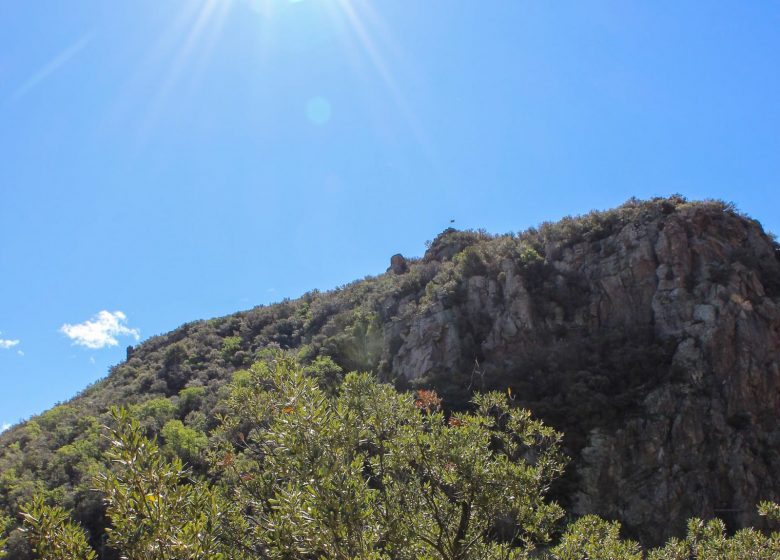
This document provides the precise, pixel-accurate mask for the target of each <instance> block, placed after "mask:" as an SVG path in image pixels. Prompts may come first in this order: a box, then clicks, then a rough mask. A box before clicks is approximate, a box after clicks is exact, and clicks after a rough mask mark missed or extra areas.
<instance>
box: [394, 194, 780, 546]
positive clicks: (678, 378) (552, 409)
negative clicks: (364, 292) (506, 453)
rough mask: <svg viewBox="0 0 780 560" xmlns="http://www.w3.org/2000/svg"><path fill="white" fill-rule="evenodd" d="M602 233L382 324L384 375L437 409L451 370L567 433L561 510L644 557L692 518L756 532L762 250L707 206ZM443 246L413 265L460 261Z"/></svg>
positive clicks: (649, 213)
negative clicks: (639, 549)
mask: <svg viewBox="0 0 780 560" xmlns="http://www.w3.org/2000/svg"><path fill="white" fill-rule="evenodd" d="M445 234H446V232H445ZM599 237H600V236H598V235H596V236H593V237H592V238H590V239H588V238H585V239H582V240H579V241H577V242H575V243H571V244H568V245H566V244H564V245H560V244H559V245H557V246H554V244H550V246H548V247H546V250H545V251H544V252H545V253H546V256H545V258H544V260H543V261H542V260H540V258H541V257H540V256H533V255H532V256H531V262H530V264H529V261H528V259H525V260H524V259H523V258H522V257H520V258H514V259H512V258H503V259H501V260H500V261H499V262H494V263H492V264H489V263H488V264H483V266H482V268H481V269H480V266H478V264H479V263H475V264H473V265H472V266H471V269H472V270H471V272H472V274H469V273H466V274H464V275H463V277H462V280H461V282H460V283H459V285H458V286H456V289H455V290H454V291H453V290H451V291H449V292H448V291H447V289H446V285H445V286H442V287H441V289H440V290H439V291H436V290H434V293H433V297H432V299H431V302H430V303H429V305H428V306H427V307H425V308H423V309H418V313H416V314H414V315H412V316H411V317H410V318H409V319H407V320H406V321H405V322H404V323H403V325H395V326H394V330H395V333H397V336H398V338H399V339H400V344H398V348H397V350H395V351H394V352H393V353H392V355H391V354H388V355H387V356H386V359H387V360H388V363H389V364H391V366H390V368H389V369H390V371H391V372H392V374H393V375H395V376H401V377H403V378H405V379H408V380H411V381H415V380H417V381H418V384H433V385H435V386H437V387H439V388H440V390H441V391H442V392H444V393H445V394H446V393H448V392H449V393H450V394H451V395H452V394H453V393H455V394H456V391H455V390H454V389H453V388H452V380H453V376H457V375H461V376H462V375H463V374H464V372H470V373H469V376H470V379H469V386H470V387H471V388H475V389H479V388H499V389H504V390H505V388H506V386H507V385H509V386H512V387H514V391H513V393H514V394H515V395H517V398H518V399H519V401H520V402H521V403H522V404H524V405H526V406H528V407H529V408H531V410H532V411H534V412H535V413H537V414H538V415H539V416H541V417H542V418H543V419H545V420H547V421H548V422H550V423H552V424H553V425H554V426H556V427H557V428H559V429H561V430H562V431H563V432H564V433H565V434H566V444H567V449H568V451H569V453H570V454H571V456H572V457H573V463H572V467H571V469H570V473H569V475H568V476H567V478H566V480H564V481H563V483H562V484H561V486H560V488H558V489H556V490H557V492H558V494H559V497H560V498H561V499H562V500H563V501H564V502H565V503H566V505H567V506H568V507H569V508H570V511H571V512H573V513H575V514H584V513H590V512H595V513H598V514H600V515H602V516H604V517H607V518H610V519H619V520H621V521H622V522H623V523H624V525H625V527H626V529H627V530H628V532H629V533H630V534H631V535H633V536H635V537H638V538H640V539H642V540H643V541H645V542H646V543H657V542H659V541H660V540H661V539H663V538H667V537H668V536H669V535H670V534H675V533H681V532H682V531H683V530H684V527H685V523H686V520H687V519H688V518H689V517H691V516H701V517H704V518H710V517H716V516H717V517H720V518H722V519H724V520H726V522H727V523H728V524H729V525H731V526H732V527H734V528H736V527H743V526H747V525H754V526H755V525H758V526H760V525H761V520H760V518H758V517H757V515H756V513H755V507H756V504H757V503H758V502H759V501H761V500H765V499H775V500H776V499H778V498H780V477H778V476H777V475H778V473H780V421H778V413H780V299H778V295H780V293H779V292H780V289H778V283H780V263H779V262H778V259H777V248H776V245H774V244H773V242H772V241H771V240H770V239H769V238H768V237H767V236H766V235H765V234H764V232H763V231H762V229H761V227H760V225H759V224H757V223H756V222H754V221H751V220H747V219H745V218H743V217H741V216H739V215H736V214H735V213H733V212H730V211H724V210H723V209H721V208H719V207H714V206H711V205H706V204H705V205H685V204H679V205H673V204H668V203H666V204H659V205H657V206H656V207H653V208H650V209H647V210H646V211H645V212H644V213H643V212H638V213H637V215H636V217H635V218H634V219H632V220H630V221H628V222H627V223H623V224H617V226H616V227H614V228H613V230H612V231H610V232H609V233H608V235H606V236H605V237H601V238H599ZM490 243H498V240H494V241H491V242H488V245H489V244H490ZM442 247H444V248H445V249H442ZM480 247H481V245H480V244H477V245H474V246H472V249H473V251H472V252H473V253H475V254H476V253H478V249H479V248H480ZM446 248H447V244H446V242H444V241H443V240H439V241H438V243H437V250H438V254H435V255H431V256H429V257H428V258H431V259H433V258H444V259H445V260H446V259H447V258H452V256H454V255H456V254H458V253H459V252H460V251H463V247H458V249H459V250H458V251H455V252H454V253H453V252H452V251H449V253H448V252H447V250H446ZM482 249H483V250H482V253H483V254H484V255H487V254H489V253H490V252H489V251H487V250H486V246H485V247H482ZM468 250H469V249H466V251H468ZM492 254H493V255H495V254H501V252H500V251H498V252H493V253H492ZM461 255H462V258H461V263H460V264H461V265H462V264H463V262H464V261H465V260H466V259H467V258H469V256H468V255H464V254H463V253H461ZM476 256H478V255H476ZM476 256H472V257H471V260H475V259H476ZM456 259H457V257H456ZM487 260H489V259H488V258H483V261H487ZM456 398H457V397H456Z"/></svg>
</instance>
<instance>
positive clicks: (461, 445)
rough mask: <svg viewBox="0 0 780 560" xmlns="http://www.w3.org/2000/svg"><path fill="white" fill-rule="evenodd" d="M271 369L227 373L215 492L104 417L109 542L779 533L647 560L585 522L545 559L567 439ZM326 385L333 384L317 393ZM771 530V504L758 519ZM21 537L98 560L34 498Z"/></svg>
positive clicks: (515, 419)
mask: <svg viewBox="0 0 780 560" xmlns="http://www.w3.org/2000/svg"><path fill="white" fill-rule="evenodd" d="M321 371H328V372H330V371H332V366H331V365H330V364H327V363H320V364H318V367H315V368H309V369H308V370H307V369H305V368H303V367H302V366H300V365H299V364H298V363H297V362H295V361H294V360H293V359H292V358H290V357H288V356H285V355H282V354H279V355H277V356H276V357H275V358H274V359H271V360H268V361H261V362H258V363H256V364H255V365H254V366H252V368H251V369H250V370H249V371H247V372H242V373H240V374H237V375H236V376H235V377H236V379H235V381H234V383H233V384H232V385H231V386H230V390H229V391H228V392H227V393H226V395H225V400H224V402H223V404H222V405H221V406H222V407H223V409H224V410H225V411H226V413H225V414H224V416H223V417H222V420H221V424H220V426H219V428H218V429H217V430H215V431H214V433H213V434H212V435H211V438H210V442H209V451H208V453H207V455H208V457H209V462H210V465H211V467H210V470H211V476H210V477H209V479H206V478H201V477H197V476H195V475H193V473H192V472H191V471H190V470H188V469H187V468H186V467H185V466H184V464H183V463H182V461H181V459H180V458H179V457H178V456H174V457H173V458H172V459H168V458H166V455H165V453H163V452H162V451H161V449H160V448H159V447H158V446H157V444H156V442H155V441H154V440H153V439H152V440H150V439H149V438H148V437H147V436H146V434H145V430H144V428H143V427H142V425H141V424H140V423H139V422H138V420H136V419H135V418H134V417H133V416H132V415H130V414H129V413H128V412H127V411H126V410H120V409H115V411H114V412H113V425H114V427H113V428H111V429H109V430H108V433H107V435H108V439H109V441H110V442H111V445H110V448H109V449H108V450H107V452H106V453H105V454H104V460H105V465H104V466H103V467H102V468H101V469H100V472H99V473H98V474H97V475H96V476H95V478H94V480H93V484H94V486H95V487H97V488H98V489H99V492H100V493H101V495H102V496H103V499H104V501H105V504H106V507H107V515H108V518H109V520H110V526H109V527H108V528H107V529H106V534H107V538H108V544H109V545H110V547H111V548H112V549H113V550H115V551H116V552H117V553H118V554H119V555H120V557H121V558H127V559H128V560H174V559H175V560H186V559H193V560H194V559H201V558H202V559H217V560H219V559H223V560H228V559H236V560H239V559H240V560H244V559H247V560H248V559H250V558H252V559H255V558H268V559H301V560H304V559H306V560H308V559H315V558H322V559H325V558H327V559H343V560H348V559H365V560H380V559H398V560H405V559H409V560H417V559H429V560H433V559H441V560H470V559H484V560H490V559H521V558H528V557H529V555H533V556H534V557H544V558H547V559H549V560H580V559H583V560H584V559H591V560H641V559H642V558H648V559H650V560H688V559H691V560H693V559H695V560H705V559H715V560H721V559H722V560H731V559H741V558H751V559H753V558H755V559H757V560H763V559H767V560H769V559H775V558H778V557H780V556H778V555H780V534H774V535H771V536H767V535H764V534H762V533H760V532H758V531H755V530H743V531H740V532H738V533H737V534H736V535H734V536H732V537H728V536H726V534H725V530H724V526H723V524H722V523H721V522H719V521H711V522H709V523H704V522H702V521H700V520H692V521H691V522H690V524H689V528H688V529H689V530H688V537H687V538H686V539H684V540H675V539H673V540H671V541H670V542H669V543H668V544H667V545H666V546H665V547H663V548H660V549H656V550H652V551H648V552H647V553H646V554H645V553H643V551H642V550H641V549H640V547H639V545H638V544H636V543H634V542H631V541H624V540H622V539H621V538H620V525H619V524H618V523H614V522H613V523H610V522H607V521H603V520H601V519H599V518H597V517H595V516H586V517H584V518H582V519H580V520H578V521H576V522H575V523H573V524H571V525H569V526H568V528H566V530H565V532H564V534H563V535H562V536H561V537H560V539H558V543H557V544H556V545H555V546H553V547H551V548H547V550H546V552H545V551H540V550H539V549H538V546H539V545H548V543H549V542H550V541H551V538H552V537H553V535H554V534H555V531H556V528H557V522H558V521H559V519H560V518H561V517H562V515H563V511H562V510H561V508H560V507H558V506H557V505H556V504H554V503H551V502H549V501H547V500H546V498H545V495H546V493H547V491H548V489H549V485H550V483H551V481H552V480H553V479H554V478H555V477H557V476H558V475H560V473H561V472H562V469H563V466H564V462H565V461H564V458H563V456H562V455H561V453H560V449H559V445H560V437H561V436H560V434H558V433H557V432H555V431H554V430H552V429H550V428H548V427H546V426H544V425H543V424H542V423H540V422H538V421H536V420H533V419H532V418H531V416H530V414H529V413H528V412H527V411H524V410H521V409H518V408H515V407H513V406H512V403H511V399H510V398H509V395H507V394H501V393H497V392H493V393H487V394H482V395H477V396H476V397H475V398H474V401H473V408H472V410H471V411H470V412H464V413H452V414H445V413H444V412H443V411H442V410H441V399H440V398H439V397H438V396H437V395H436V394H435V393H434V392H432V391H419V392H418V393H417V394H416V395H413V394H410V393H398V392H396V390H395V389H393V388H392V387H391V386H389V385H383V384H380V383H377V382H376V381H375V380H374V379H373V378H372V377H371V376H369V375H367V374H357V373H350V374H348V375H347V376H346V377H345V378H344V380H343V382H342V383H341V384H340V385H338V387H333V385H332V384H330V383H328V384H326V389H327V391H326V390H323V388H321V387H320V384H319V381H320V376H319V373H321ZM328 379H329V381H332V380H331V378H330V377H328ZM188 430H189V429H188V428H186V427H185V426H184V425H183V424H182V423H181V422H180V421H179V420H170V421H168V423H166V425H165V427H164V428H163V436H164V438H165V440H166V445H167V446H172V448H173V449H174V450H176V451H177V452H181V451H182V450H183V451H185V454H193V458H195V457H194V455H196V454H197V455H199V456H200V460H203V459H204V458H205V457H206V454H205V447H206V441H205V436H204V437H203V439H201V438H200V437H199V435H198V434H197V433H195V432H192V433H190V431H188ZM761 511H762V514H765V515H769V516H771V517H773V518H775V519H777V518H778V517H780V506H777V505H776V504H768V503H767V504H762V506H761ZM22 517H23V520H24V529H23V530H24V532H25V533H26V534H27V537H28V539H29V541H30V543H31V545H32V547H33V548H34V549H35V551H36V552H37V554H38V557H39V558H43V559H47V560H49V559H53V560H59V559H63V560H64V559H73V560H91V559H94V558H96V554H95V552H94V551H93V550H92V548H91V547H90V545H89V542H88V539H87V536H86V533H85V532H84V530H83V529H81V528H80V527H79V526H78V525H77V524H75V523H74V522H73V521H72V519H71V517H70V515H69V514H68V513H67V512H66V511H65V510H64V509H62V508H61V507H58V506H50V505H47V504H46V503H45V500H44V499H43V498H42V497H36V498H34V499H33V500H32V501H31V502H29V503H28V504H26V505H25V506H24V507H23V508H22Z"/></svg>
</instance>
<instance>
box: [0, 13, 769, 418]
mask: <svg viewBox="0 0 780 560" xmlns="http://www.w3.org/2000/svg"><path fill="white" fill-rule="evenodd" d="M0 29H3V33H2V34H0V333H1V334H0V383H2V390H0V425H3V424H8V423H14V422H16V421H18V420H20V419H23V418H26V417H28V416H29V415H31V414H33V413H37V412H41V411H42V410H44V409H46V408H48V407H50V406H51V405H53V404H54V403H55V402H57V401H62V400H66V399H67V398H69V397H71V396H72V395H73V394H75V393H76V392H77V391H78V390H80V389H82V388H83V387H85V386H86V385H87V384H88V383H90V382H93V381H95V380H97V379H99V378H100V377H102V376H104V375H105V374H106V373H107V371H108V368H109V367H110V365H112V364H115V363H118V362H119V361H121V359H122V358H123V356H124V348H125V346H127V345H128V344H131V343H133V344H134V343H135V341H136V337H139V338H140V339H144V338H147V337H149V336H152V335H155V334H159V333H162V332H166V331H168V330H170V329H173V328H175V327H176V326H178V325H179V324H181V323H183V322H186V321H191V320H195V319H201V318H208V317H212V316H217V315H223V314H227V313H231V312H233V311H237V310H239V309H245V308H249V307H252V306H254V305H257V304H260V303H270V302H274V301H278V300H280V299H281V298H283V297H296V296H298V295H300V294H302V293H303V292H305V291H307V290H310V289H313V288H318V289H328V288H332V287H335V286H337V285H340V284H343V283H346V282H349V281H351V280H354V279H357V278H361V277H363V276H365V275H369V274H377V273H380V272H382V271H384V269H385V268H386V267H387V266H388V262H389V257H390V255H392V254H393V253H397V252H402V253H404V254H407V255H420V254H422V252H423V251H424V243H425V241H426V240H427V239H432V238H433V237H434V236H435V235H436V234H437V233H438V232H440V231H441V230H443V229H444V228H445V227H447V226H448V225H449V222H450V220H451V219H454V220H456V222H455V225H456V226H458V227H461V228H468V227H472V228H478V227H483V228H486V229H487V230H489V231H492V232H496V233H499V232H507V231H518V230H522V229H525V228H526V227H528V226H531V225H535V224H537V223H538V222H540V221H543V220H548V219H557V218H559V217H562V216H564V215H567V214H577V213H583V212H587V211H588V210H590V209H592V208H607V207H611V206H614V205H617V204H619V203H621V202H623V201H625V200H626V199H627V198H629V197H631V196H637V197H649V196H653V195H668V194H671V193H677V192H679V193H682V194H684V195H686V196H688V197H690V198H723V199H726V200H729V201H733V202H735V203H736V204H737V205H738V207H739V208H740V209H741V210H743V211H745V212H747V213H749V214H751V215H752V216H754V217H755V218H757V219H759V220H760V221H761V222H762V223H763V224H764V225H765V227H766V228H767V229H769V230H771V231H775V232H780V217H779V216H778V215H777V208H778V207H780V204H779V203H780V194H779V191H780V189H779V188H778V187H780V157H778V156H780V134H778V131H779V130H780V70H779V68H780V66H778V64H777V55H778V53H780V32H778V29H780V4H778V3H777V2H769V1H763V2H762V1H755V2H717V1H713V2H705V3H703V2H699V1H695V2H694V1H680V0H676V1H674V2H671V1H657V2H631V1H625V0H621V1H617V0H615V1H594V2H581V1H561V2H549V1H546V0H540V1H524V0H506V1H491V2H484V1H483V2H477V1H468V2H467V1H465V0H463V1H460V0H446V1H445V0H425V1H424V2H411V1H406V0H374V1H370V0H298V1H293V2H291V1H290V0H133V1H132V2H130V1H126V2H123V1H118V2H105V1H103V0H101V1H98V0H80V1H79V2H64V1H62V0H59V1H53V0H39V1H36V2H25V1H21V0H10V1H6V2H2V3H0ZM114 342H115V343H116V345H114V346H112V345H111V344H112V343H114Z"/></svg>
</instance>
